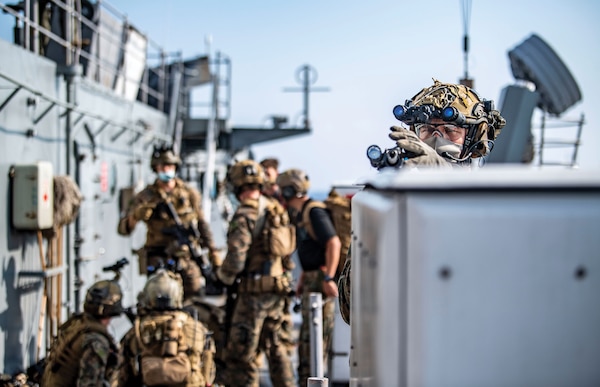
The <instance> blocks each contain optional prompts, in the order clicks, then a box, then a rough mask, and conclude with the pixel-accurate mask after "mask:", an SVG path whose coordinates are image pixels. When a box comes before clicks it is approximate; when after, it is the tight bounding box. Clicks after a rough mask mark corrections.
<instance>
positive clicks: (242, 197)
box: [217, 160, 296, 387]
mask: <svg viewBox="0 0 600 387" xmlns="http://www.w3.org/2000/svg"><path fill="white" fill-rule="evenodd" d="M228 178H229V182H230V183H231V185H232V186H233V190H234V193H235V195H236V197H237V198H238V199H239V201H240V205H239V207H238V208H237V210H236V212H235V214H234V216H233V219H232V221H231V223H230V226H229V232H228V235H227V256H226V257H225V260H224V261H223V265H222V266H221V267H220V269H219V270H218V271H217V276H218V278H219V279H220V280H221V281H222V282H223V283H224V284H225V285H227V286H229V287H230V288H229V289H228V295H229V292H230V291H232V290H231V288H232V287H234V288H237V290H233V292H234V293H235V294H236V295H237V298H236V299H235V300H232V299H231V298H230V299H228V304H227V313H228V315H227V321H228V325H229V329H228V339H227V346H226V350H225V364H226V367H227V369H226V374H225V378H226V383H225V384H226V385H230V386H258V384H259V373H258V366H257V361H256V356H257V354H258V353H259V338H260V337H268V338H270V339H269V340H266V341H265V342H266V343H268V345H269V347H268V348H264V350H265V354H266V355H267V360H268V363H269V372H270V375H271V382H272V384H273V385H274V386H284V387H285V386H295V385H296V383H295V378H294V372H293V369H292V362H291V358H290V356H289V353H288V350H287V348H286V347H285V345H283V344H282V343H281V341H280V337H279V334H280V332H281V323H282V316H283V308H284V304H285V298H286V297H287V295H288V294H289V293H290V292H291V286H290V283H289V279H288V277H287V276H285V275H284V268H283V263H282V257H284V256H287V255H289V254H291V253H292V251H293V250H294V248H295V230H294V228H293V226H291V225H290V221H289V218H288V216H287V212H286V211H285V209H284V208H283V207H282V206H281V205H280V204H279V202H277V201H276V200H273V199H269V198H267V197H265V196H263V195H261V192H260V191H261V188H262V185H263V184H264V179H265V178H264V172H263V169H262V167H261V166H260V165H259V164H258V163H257V162H254V161H251V160H246V161H241V162H238V163H236V164H235V165H233V166H232V167H231V169H230V171H229V176H228Z"/></svg>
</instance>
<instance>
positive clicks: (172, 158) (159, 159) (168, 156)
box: [150, 145, 181, 171]
mask: <svg viewBox="0 0 600 387" xmlns="http://www.w3.org/2000/svg"><path fill="white" fill-rule="evenodd" d="M160 164H163V165H177V166H180V165H181V159H180V158H179V156H177V155H176V154H175V152H174V151H173V147H172V146H166V145H162V146H155V147H154V150H153V151H152V158H151V159H150V167H151V168H152V170H153V171H156V167H157V166H158V165H160Z"/></svg>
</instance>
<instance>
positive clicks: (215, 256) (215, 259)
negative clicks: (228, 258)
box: [208, 250, 223, 267]
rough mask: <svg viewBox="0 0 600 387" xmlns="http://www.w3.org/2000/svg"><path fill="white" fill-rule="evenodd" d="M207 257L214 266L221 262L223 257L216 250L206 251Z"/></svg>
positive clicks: (219, 264)
mask: <svg viewBox="0 0 600 387" xmlns="http://www.w3.org/2000/svg"><path fill="white" fill-rule="evenodd" d="M208 258H209V259H210V263H211V264H212V265H213V266H214V267H219V266H221V264H222V263H223V258H221V253H219V251H218V250H210V251H209V253H208Z"/></svg>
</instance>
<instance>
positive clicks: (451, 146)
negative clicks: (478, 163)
mask: <svg viewBox="0 0 600 387" xmlns="http://www.w3.org/2000/svg"><path fill="white" fill-rule="evenodd" d="M423 142H424V143H425V144H427V145H429V146H430V147H432V148H433V149H435V151H436V152H437V153H438V154H439V155H440V156H442V155H443V154H444V153H448V154H449V155H451V156H454V157H456V158H458V156H460V151H461V150H462V145H457V144H455V143H453V142H452V141H450V140H446V139H445V138H443V137H438V136H431V137H429V138H428V139H426V140H423Z"/></svg>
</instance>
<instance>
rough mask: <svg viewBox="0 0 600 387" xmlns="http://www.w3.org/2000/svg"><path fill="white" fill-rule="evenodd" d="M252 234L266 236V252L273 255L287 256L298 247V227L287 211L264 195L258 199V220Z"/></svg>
mask: <svg viewBox="0 0 600 387" xmlns="http://www.w3.org/2000/svg"><path fill="white" fill-rule="evenodd" d="M252 234H253V237H257V236H259V235H260V236H262V238H264V246H265V249H266V250H267V251H266V252H267V253H268V254H269V255H271V256H272V257H285V256H288V255H290V254H292V253H293V252H294V250H295V249H296V228H295V227H294V225H293V224H292V222H291V221H290V218H289V216H288V213H287V211H286V210H285V208H283V207H282V206H281V205H280V204H279V203H278V202H276V201H274V200H269V199H267V198H266V197H264V196H261V197H260V198H259V200H258V220H257V221H256V226H255V229H254V231H253V233H252Z"/></svg>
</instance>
